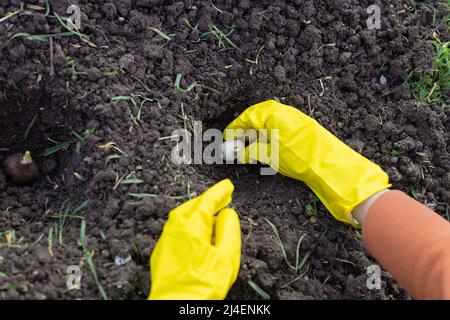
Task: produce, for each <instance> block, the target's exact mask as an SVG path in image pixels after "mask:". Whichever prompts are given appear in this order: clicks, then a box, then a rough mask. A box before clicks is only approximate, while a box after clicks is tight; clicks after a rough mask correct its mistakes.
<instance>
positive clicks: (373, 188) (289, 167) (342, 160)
mask: <svg viewBox="0 0 450 320" xmlns="http://www.w3.org/2000/svg"><path fill="white" fill-rule="evenodd" d="M236 129H243V130H248V129H256V130H258V129H269V130H270V129H278V130H279V131H278V137H279V138H278V143H279V159H278V162H277V163H276V165H274V163H271V161H272V158H271V157H270V150H271V148H270V135H269V137H268V140H267V141H268V142H267V143H264V144H263V143H262V142H258V141H256V142H254V143H253V144H251V145H250V146H248V147H247V148H246V149H244V150H242V151H241V152H240V153H239V154H238V159H239V161H240V162H241V163H249V162H251V161H255V160H257V161H259V162H262V163H265V164H268V165H270V166H271V167H273V168H274V169H276V170H278V172H280V173H281V174H283V175H286V176H288V177H291V178H294V179H297V180H300V181H303V182H305V183H306V184H307V185H308V186H309V187H310V188H311V189H312V190H313V191H314V193H315V194H316V195H317V197H318V198H319V199H320V200H321V201H322V203H323V204H324V205H325V207H327V209H328V210H329V211H330V212H331V214H332V215H333V216H334V217H335V218H336V219H337V220H340V221H343V222H347V223H350V224H352V225H353V226H355V227H357V226H358V224H357V222H356V221H355V220H354V219H353V218H352V216H351V211H352V210H353V208H355V207H356V206H357V205H359V204H360V203H362V202H364V201H365V200H367V199H368V198H370V197H371V196H372V195H374V194H375V193H377V192H378V191H381V190H384V189H387V188H389V187H390V184H389V183H388V180H389V179H388V175H387V174H386V173H385V172H384V171H383V170H382V169H381V168H380V167H379V166H378V165H376V164H374V163H373V162H371V161H369V160H368V159H366V158H364V157H363V156H362V155H360V154H358V153H357V152H355V151H353V150H352V149H351V148H350V147H348V146H347V145H346V144H344V143H343V142H342V141H340V140H339V139H338V138H336V137H335V136H334V135H333V134H331V133H330V132H329V131H328V130H326V129H325V128H324V127H322V126H321V125H320V124H319V123H318V122H317V121H315V120H314V119H312V118H310V117H308V116H307V115H305V114H304V113H302V112H301V111H299V110H297V109H295V108H293V107H290V106H287V105H284V104H281V103H279V102H276V101H274V100H269V101H265V102H262V103H259V104H256V105H254V106H252V107H250V108H248V109H247V110H245V111H244V112H243V113H242V114H241V115H240V116H239V117H238V118H237V119H235V120H234V121H233V122H232V123H231V124H230V125H229V126H228V127H227V128H226V129H225V132H224V138H225V140H233V139H236V138H238V137H237V136H236V131H233V130H236ZM240 131H241V132H242V130H240ZM254 144H257V145H254ZM258 150H260V151H259V152H258ZM263 151H268V152H267V154H268V155H265V154H264V153H265V152H263ZM273 159H276V157H274V158H273Z"/></svg>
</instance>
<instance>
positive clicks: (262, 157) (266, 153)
mask: <svg viewBox="0 0 450 320" xmlns="http://www.w3.org/2000/svg"><path fill="white" fill-rule="evenodd" d="M237 159H238V162H239V163H242V164H254V163H256V162H261V163H264V164H269V165H270V163H271V161H272V160H271V145H270V143H264V142H259V141H257V142H253V143H252V144H250V145H249V146H247V147H246V148H245V149H243V150H241V151H240V152H238V154H237Z"/></svg>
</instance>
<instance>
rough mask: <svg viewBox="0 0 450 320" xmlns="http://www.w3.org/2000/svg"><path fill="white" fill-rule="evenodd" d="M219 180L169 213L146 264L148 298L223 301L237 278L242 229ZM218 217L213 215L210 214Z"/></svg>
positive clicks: (227, 185) (227, 186)
mask: <svg viewBox="0 0 450 320" xmlns="http://www.w3.org/2000/svg"><path fill="white" fill-rule="evenodd" d="M233 190H234V186H233V184H232V183H231V181H230V180H228V179H226V180H222V181H221V182H219V183H217V184H216V185H215V186H213V187H211V188H210V189H208V190H207V191H206V192H205V193H203V194H202V195H200V196H199V197H197V198H195V199H191V200H189V201H188V202H186V203H184V204H182V205H181V206H179V207H177V208H175V209H174V210H172V211H171V212H170V214H169V219H168V221H167V223H166V225H165V226H164V230H163V232H162V235H161V237H160V239H159V241H158V243H157V244H156V247H155V250H154V251H153V254H152V256H151V259H150V267H151V276H152V288H151V292H150V296H149V299H152V300H153V299H160V300H185V299H187V300H205V299H214V300H219V299H224V298H225V297H226V295H227V293H228V291H229V290H230V288H231V286H232V285H233V283H234V282H235V281H236V278H237V275H238V273H239V265H240V259H241V229H240V224H239V218H238V215H237V213H236V211H234V210H233V209H229V208H225V207H226V206H227V205H229V204H230V203H231V195H232V193H233ZM216 213H218V215H217V216H216V215H215V214H216Z"/></svg>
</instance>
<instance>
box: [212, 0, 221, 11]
mask: <svg viewBox="0 0 450 320" xmlns="http://www.w3.org/2000/svg"><path fill="white" fill-rule="evenodd" d="M209 2H210V3H211V6H212V7H213V8H214V9H216V10H217V11H218V12H220V13H223V11H222V10H220V9H219V8H217V7H216V6H215V5H214V3H213V2H212V0H209Z"/></svg>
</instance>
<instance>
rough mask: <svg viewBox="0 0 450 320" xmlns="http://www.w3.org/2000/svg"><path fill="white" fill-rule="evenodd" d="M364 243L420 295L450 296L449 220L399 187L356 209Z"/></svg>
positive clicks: (402, 281)
mask: <svg viewBox="0 0 450 320" xmlns="http://www.w3.org/2000/svg"><path fill="white" fill-rule="evenodd" d="M353 216H354V218H355V219H356V220H357V221H358V222H359V223H360V224H362V225H363V239H364V245H365V246H366V248H367V249H368V250H369V251H370V253H371V254H372V255H373V256H374V257H375V258H376V259H377V260H378V261H379V262H380V263H381V264H382V265H383V266H384V267H385V268H386V269H387V271H388V272H389V273H390V274H391V275H392V276H393V277H394V278H395V279H396V280H397V281H398V282H399V283H400V285H402V287H403V288H405V290H407V291H408V293H410V294H411V295H412V296H413V297H414V298H416V299H450V245H449V244H450V223H449V222H448V221H447V220H445V219H443V218H442V217H441V216H439V215H438V214H436V213H435V212H433V211H432V210H430V209H429V208H427V207H425V206H423V205H422V204H420V203H419V202H417V201H415V200H414V199H412V198H410V197H409V196H407V195H406V194H404V193H403V192H400V191H384V192H380V193H378V194H376V195H375V196H374V197H372V198H371V199H369V200H368V201H366V203H363V204H361V205H360V206H358V207H357V208H355V210H354V211H353Z"/></svg>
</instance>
